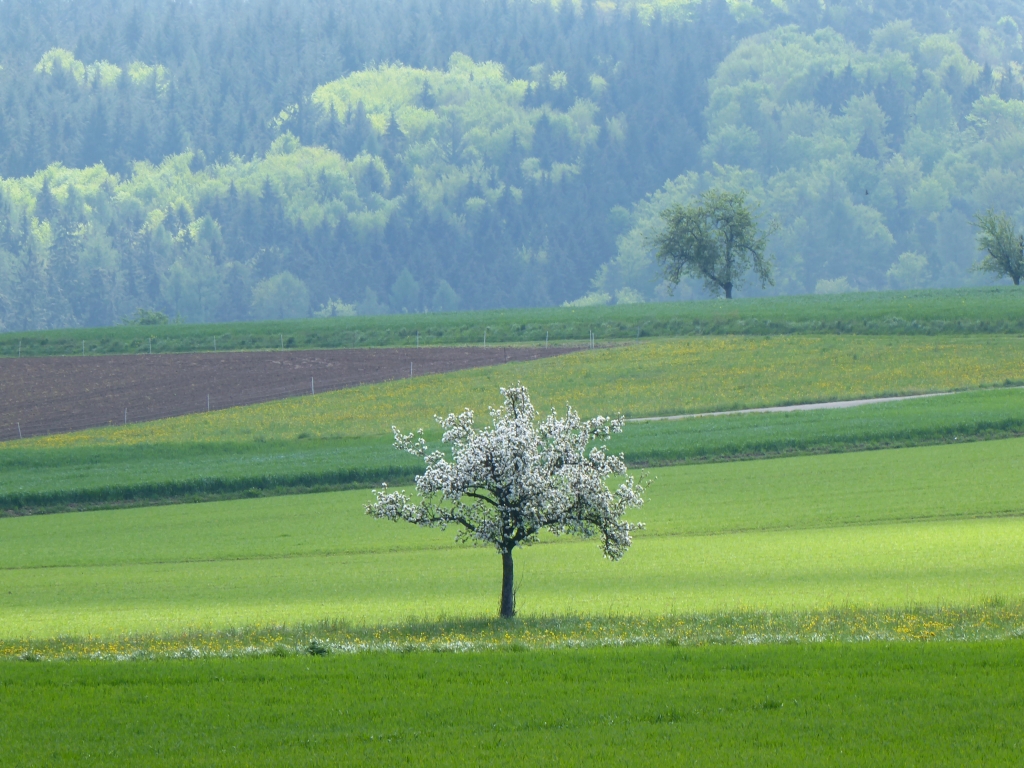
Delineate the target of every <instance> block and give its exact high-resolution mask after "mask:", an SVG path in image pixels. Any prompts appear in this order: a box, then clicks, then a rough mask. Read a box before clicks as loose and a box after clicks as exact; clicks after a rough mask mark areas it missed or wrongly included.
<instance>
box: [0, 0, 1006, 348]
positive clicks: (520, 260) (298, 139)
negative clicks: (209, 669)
mask: <svg viewBox="0 0 1024 768" xmlns="http://www.w3.org/2000/svg"><path fill="white" fill-rule="evenodd" d="M26 3H27V0H17V1H16V2H13V3H7V4H5V6H4V9H3V14H5V15H4V20H5V23H7V26H6V27H5V29H7V30H8V32H7V33H6V36H5V37H4V44H3V46H2V48H0V66H2V67H3V69H0V137H2V138H3V141H0V147H2V148H3V149H2V151H0V176H2V179H0V286H2V290H0V321H2V323H3V327H4V328H5V329H7V330H31V329H44V328H58V327H79V326H110V325H113V324H115V323H117V322H118V321H119V320H120V319H121V318H123V317H125V316H129V315H131V314H132V313H133V312H134V311H135V310H137V309H139V308H142V309H147V310H158V311H161V312H163V313H164V314H166V315H168V316H170V317H172V318H180V319H182V320H183V321H186V322H210V321H220V322H224V321H238V320H244V319H272V318H286V317H308V316H310V315H312V314H314V313H317V314H322V315H327V316H337V315H351V314H358V315H372V314H380V313H409V314H414V313H420V312H423V311H425V310H431V311H452V310H455V309H462V310H466V309H471V310H474V309H484V308H493V307H504V308H509V307H522V306H551V305H559V304H562V303H564V302H566V301H582V303H589V304H605V303H611V302H615V303H622V304H626V303H635V302H639V301H652V300H657V301H664V300H669V299H671V298H689V297H694V296H697V295H699V294H700V288H699V286H696V285H690V284H684V285H682V286H680V288H679V289H678V291H676V292H675V294H673V295H670V293H669V291H668V290H667V287H666V286H665V285H663V284H662V283H661V281H660V279H659V278H658V275H657V273H656V270H654V269H653V266H652V262H651V257H650V253H649V251H648V249H647V247H646V245H645V243H646V242H647V240H646V238H647V237H648V236H650V235H651V234H653V233H654V232H656V231H657V227H658V222H659V218H658V213H659V211H660V210H661V209H662V208H664V207H665V206H666V205H668V204H670V203H673V202H676V201H679V200H685V199H687V198H688V197H690V196H691V195H693V194H695V193H697V192H699V191H701V190H702V189H705V188H707V187H709V186H712V185H717V186H721V187H725V188H730V189H736V188H744V189H746V190H747V191H748V192H749V193H750V195H751V198H752V199H753V200H755V202H760V203H761V204H762V213H763V214H764V216H765V217H775V218H776V220H777V221H778V222H779V223H780V225H781V229H780V230H779V233H778V235H777V236H776V237H775V239H774V241H773V247H774V250H775V253H776V259H777V279H776V287H775V288H774V289H772V290H773V291H774V292H779V293H790V294H791V293H808V292H814V291H817V292H825V293H828V292H832V293H834V292H842V291H847V290H879V289H885V288H899V289H906V288H915V287H933V286H961V285H967V284H975V283H978V282H979V281H981V280H983V278H982V277H980V276H978V275H976V274H974V273H972V272H971V271H970V268H971V265H972V263H973V262H974V260H975V258H976V253H975V250H976V249H975V245H974V231H973V229H972V227H971V225H970V222H971V220H972V217H973V216H974V214H975V213H977V212H979V211H982V210H985V209H987V208H988V207H995V208H999V209H1000V210H1003V209H1005V210H1006V212H1007V213H1008V214H1009V215H1011V216H1016V217H1018V218H1019V217H1020V216H1021V215H1022V214H1021V210H1020V205H1019V194H1018V192H1019V189H1020V187H1021V184H1022V182H1021V178H1022V175H1021V174H1022V169H1021V167H1020V163H1019V153H1018V152H1016V151H1015V149H1014V148H1015V147H1016V146H1018V144H1019V142H1020V140H1021V138H1020V132H1021V130H1022V129H1021V114H1024V113H1022V109H1024V106H1022V105H1024V101H1021V97H1022V95H1024V91H1022V76H1021V68H1020V67H1021V61H1022V57H1024V48H1022V47H1021V34H1020V24H1021V23H1024V20H1022V19H1020V18H1019V16H1020V13H1019V8H1017V7H1016V6H1015V5H1013V4H1011V3H1006V4H1004V3H1001V2H981V0H974V1H973V2H970V3H966V4H956V5H954V4H951V3H949V4H947V3H945V2H940V3H934V4H930V5H929V9H928V11H927V12H925V11H924V10H922V9H920V8H918V7H916V6H913V7H911V6H909V5H908V6H907V7H903V6H902V5H901V4H895V5H893V6H891V7H887V8H884V9H879V8H875V7H873V6H872V7H871V8H863V7H861V4H860V3H858V2H854V1H853V0H850V1H849V2H837V3H830V4H827V5H826V7H825V8H817V9H815V8H814V7H812V6H813V4H800V5H798V4H792V8H791V9H789V10H787V9H785V8H783V7H782V5H781V4H779V5H772V4H767V3H765V4H744V3H736V4H729V5H727V4H725V3H713V2H712V3H703V4H696V3H668V2H666V3H654V4H631V3H625V4H622V5H621V6H619V7H615V6H614V5H611V4H605V3H601V4H597V5H593V4H590V3H582V4H580V5H578V6H573V5H570V4H562V5H561V6H559V7H557V8H556V7H553V6H552V5H548V4H545V3H531V2H519V1H517V2H511V3H498V2H492V1H491V0H459V1H458V2H456V3H452V4H446V5H445V8H444V12H440V11H439V10H438V8H436V7H434V5H433V4H431V3H428V2H425V0H389V2H387V3H384V4H379V3H370V2H368V1H367V2H357V3H353V4H345V5H344V6H342V5H335V4H333V3H313V2H312V0H310V2H309V3H296V4H288V5H287V6H282V5H279V4H278V3H275V2H273V0H263V2H259V3H252V4H249V3H236V2H229V3H226V4H203V3H199V4H195V5H190V6H181V5H180V4H173V3H166V2H164V0H151V2H148V3H142V4H140V5H137V6H134V9H133V11H132V12H131V13H120V12H119V11H118V8H119V5H118V3H117V2H114V0H109V2H108V1H107V0H103V2H99V1H98V2H95V3H88V4H82V5H81V6H80V7H76V8H75V10H74V11H72V12H70V13H69V14H68V15H67V16H66V17H62V18H63V22H62V23H61V24H59V25H48V24H47V19H49V18H51V17H53V16H54V15H63V14H64V11H62V10H58V6H57V5H55V4H53V3H50V2H44V3H31V4H26ZM108 6H109V7H108ZM236 6H237V7H236ZM104 10H106V11H108V12H107V13H104ZM106 19H114V20H116V21H111V22H110V23H109V24H108V23H107V22H106V21H105V20H106ZM394 19H400V22H395V23H394V24H392V23H391V22H390V21H385V20H394ZM101 20H102V21H101ZM279 29H288V30H290V34H289V35H285V36H284V37H287V38H288V40H287V41H285V40H282V39H281V38H282V36H280V35H277V34H276V32H277V30H279ZM10 30H17V31H18V32H17V34H14V33H12V32H11V31H10ZM164 31H166V35H165V34H163V33H164ZM243 105H244V106H243ZM755 293H757V292H752V291H748V292H747V294H746V295H753V294H755Z"/></svg>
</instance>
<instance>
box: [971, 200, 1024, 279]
mask: <svg viewBox="0 0 1024 768" xmlns="http://www.w3.org/2000/svg"><path fill="white" fill-rule="evenodd" d="M975 226H977V227H978V229H979V230H981V231H980V232H978V250H979V251H985V253H986V254H987V255H986V256H985V258H983V259H982V260H981V261H980V262H978V263H977V264H976V265H975V267H974V268H975V269H976V270H978V271H979V272H991V273H992V274H993V275H995V276H996V277H997V278H999V277H1008V278H1010V279H1011V280H1013V284H1014V285H1020V279H1021V277H1024V235H1019V234H1017V228H1016V227H1015V226H1014V224H1013V221H1012V220H1011V219H1010V217H1009V216H1007V215H1006V214H1005V213H995V212H994V211H992V210H989V211H988V212H987V213H984V214H979V215H978V216H977V218H976V219H975Z"/></svg>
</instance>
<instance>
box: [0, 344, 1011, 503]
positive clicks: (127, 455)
mask: <svg viewBox="0 0 1024 768" xmlns="http://www.w3.org/2000/svg"><path fill="white" fill-rule="evenodd" d="M1022 379H1024V339H1020V338H1017V337H1012V336H971V337H960V338H941V339H936V338H930V337H901V338H882V337H851V336H834V337H775V338H720V337H719V338H701V339H682V340H675V341H657V342H650V343H645V344H642V345H631V346H624V347H618V348H614V349H607V350H598V351H594V352H583V353H578V354H573V355H568V356H566V357H563V358H558V359H554V360H545V361H537V362H531V363H523V364H508V365H503V366H496V367H493V368H486V369H478V370H473V371H464V372H459V373H453V374H445V375H440V376H425V377H422V378H415V379H409V380H402V381H396V382H390V383H386V384H379V385H370V386H365V387H358V388H354V389H348V390H341V391H338V392H331V393H326V394H322V395H317V396H315V397H302V398H292V399H289V400H282V401H277V402H273V403H265V404H261V405H255V406H249V407H245V408H233V409H229V410H225V411H217V412H213V413H208V414H207V413H203V414H196V415H193V416H186V417H181V418H177V419H166V420H163V421H158V422H150V423H144V424H134V425H129V426H127V427H108V428H104V429H97V430H88V431H84V432H78V433H72V434H66V435H54V436H50V437H43V438H35V439H30V440H21V441H10V442H7V443H2V444H0V509H5V510H7V509H9V510H19V509H26V508H28V509H47V508H61V507H66V506H68V505H86V506H88V505H100V504H112V503H113V504H121V503H139V502H153V501H155V500H164V499H191V498H203V499H206V498H214V497H218V496H238V495H241V494H245V493H250V492H251V493H262V492H266V493H277V492H289V491H297V490H316V489H321V490H322V489H326V488H339V487H351V486H355V485H362V486H365V485H367V484H376V483H378V482H381V481H383V480H388V479H391V480H409V479H411V477H412V476H413V474H414V473H415V471H416V469H417V468H418V466H419V465H418V464H417V462H416V461H414V460H413V459H412V457H409V456H405V455H403V454H400V453H398V452H396V451H393V450H392V449H391V448H390V442H391V441H390V431H391V430H390V426H391V425H392V424H398V425H400V426H401V427H402V428H404V429H413V428H417V427H427V428H428V431H429V429H430V427H431V426H433V419H432V416H433V414H435V413H445V412H447V411H449V410H459V409H460V408H461V407H462V406H464V405H470V406H471V407H473V408H474V409H475V410H476V412H477V413H479V414H485V413H486V405H487V404H494V403H496V402H497V401H498V400H499V394H498V389H499V387H501V386H504V385H508V384H510V383H514V382H515V381H518V380H521V381H523V382H524V383H526V384H528V385H529V386H530V388H531V392H532V393H533V395H534V399H535V402H536V403H537V404H538V405H539V406H540V407H541V408H545V407H549V406H557V407H559V408H560V409H564V404H565V401H566V400H568V401H569V402H571V403H573V405H574V406H575V407H577V408H579V409H580V410H581V411H582V412H583V414H584V415H593V414H596V413H602V412H603V413H615V412H617V411H624V412H625V413H626V414H628V415H630V416H650V415H658V414H675V413H683V412H691V413H692V412H702V411H715V410H726V409H733V408H743V407H756V406H770V405H778V404H783V403H792V402H808V401H818V400H836V399H847V398H855V397H865V396H878V395H890V394H908V393H916V392H926V391H942V390H949V389H960V388H972V387H979V386H993V385H1001V384H1004V383H1005V382H1007V381H1011V382H1013V381H1020V380H1022ZM1022 395H1024V393H1022V392H1020V391H1016V390H1001V391H995V390H993V391H987V392H976V393H973V394H962V395H956V396H954V397H953V398H952V399H948V398H940V399H929V400H927V401H915V402H908V403H899V404H891V405H880V406H871V407H865V408H859V409H856V410H854V411H831V412H816V413H794V414H788V415H787V414H774V415H772V414H765V415H748V416H743V417H730V418H723V417H716V418H715V419H701V420H694V421H685V422H671V423H646V424H639V423H638V424H631V425H629V426H628V427H627V430H626V433H625V434H624V435H623V436H621V438H619V439H618V440H617V442H616V443H614V444H613V447H615V450H617V451H623V452H625V454H626V456H627V458H628V459H629V460H631V461H633V462H639V463H644V464H667V463H679V462H683V461H707V460H715V459H720V458H732V457H743V456H760V455H766V454H767V455H772V454H785V453H793V452H807V451H819V452H822V451H834V450H851V449H858V448H877V447H885V446H893V445H914V444H921V443H932V442H943V441H952V440H953V439H954V438H957V439H960V438H968V439H976V438H985V437H1005V436H1008V435H1014V434H1019V433H1020V432H1021V431H1024V409H1022V403H1024V400H1022ZM484 418H485V419H486V416H484Z"/></svg>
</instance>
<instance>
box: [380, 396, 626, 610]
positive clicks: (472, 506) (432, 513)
mask: <svg viewBox="0 0 1024 768" xmlns="http://www.w3.org/2000/svg"><path fill="white" fill-rule="evenodd" d="M501 394H502V396H503V397H504V398H505V402H504V404H503V405H502V406H501V407H500V408H490V409H489V411H490V415H491V419H492V425H491V426H490V427H487V428H484V429H477V428H476V427H475V426H474V416H473V411H471V410H469V409H466V410H465V411H463V412H462V413H461V414H458V415H456V414H454V413H451V414H448V416H445V417H444V418H441V417H435V418H436V419H437V422H438V424H440V425H441V428H442V429H443V430H444V434H443V436H442V437H441V442H442V443H446V444H449V445H450V446H451V452H450V457H449V455H448V454H446V453H445V452H443V451H440V450H437V451H430V450H429V449H428V446H427V443H426V441H425V440H424V439H423V437H422V436H421V435H422V430H421V431H420V433H419V435H420V436H418V435H417V434H407V435H406V434H402V432H400V431H399V430H398V428H397V427H393V428H392V429H393V430H394V433H395V447H396V448H399V449H401V450H404V451H408V452H409V453H411V454H413V455H414V456H419V457H421V458H422V459H423V460H424V461H425V462H426V465H427V469H426V471H425V472H424V473H423V474H422V475H419V476H418V477H417V478H416V490H417V491H418V492H419V495H420V499H419V500H417V501H415V502H414V501H411V500H410V499H409V497H408V496H406V494H405V493H403V492H402V491H397V492H389V491H388V487H387V485H386V484H385V485H384V486H383V487H382V488H381V489H380V490H379V491H376V492H375V493H376V500H375V501H373V502H372V503H370V504H367V506H366V512H367V514H369V515H373V516H374V517H378V518H382V519H386V520H394V521H398V520H404V521H407V522H410V523H415V524H417V525H422V526H426V527H430V528H442V529H444V528H447V526H449V525H458V526H459V527H460V530H459V533H458V537H457V538H458V539H459V540H460V541H470V542H476V543H482V544H490V545H492V546H494V547H495V548H496V549H497V550H498V552H499V553H500V554H501V558H502V587H501V604H500V609H499V615H500V616H501V617H503V618H511V617H512V616H514V615H515V591H514V586H513V563H512V550H513V549H515V548H516V547H517V546H519V545H521V544H523V545H525V544H530V543H533V542H535V541H537V538H538V536H539V535H540V533H541V531H543V530H547V531H550V532H552V533H554V534H556V535H560V534H573V535H576V536H581V537H584V538H589V537H591V536H600V537H601V539H602V546H603V549H604V554H605V556H606V557H608V558H610V559H611V560H618V559H619V558H621V557H622V556H623V554H625V552H626V550H627V549H628V548H629V545H630V543H631V542H632V538H631V536H630V533H631V532H632V531H634V530H636V529H638V528H642V527H643V524H642V523H629V522H626V521H625V520H624V519H623V515H624V514H625V513H626V512H627V511H628V510H629V509H631V508H634V507H640V506H641V505H642V504H643V491H644V490H645V487H646V486H645V485H644V482H643V480H639V481H638V480H636V479H634V478H633V477H632V476H631V475H628V474H627V473H626V464H625V462H624V461H623V459H622V456H615V455H611V454H609V453H608V451H607V447H606V446H605V445H592V443H594V441H595V440H599V439H607V438H608V437H609V436H610V435H611V434H612V433H617V432H621V431H622V425H623V421H624V420H623V419H622V418H621V417H620V418H618V419H609V418H606V417H604V416H598V417H596V418H593V419H590V420H589V421H584V420H582V419H581V418H580V416H579V414H578V413H577V412H576V411H574V410H573V409H572V408H571V407H569V408H567V411H566V415H565V417H564V418H559V417H558V415H557V414H556V413H555V411H554V410H552V412H551V413H550V414H549V415H548V416H547V418H545V419H543V420H542V421H539V420H538V418H537V412H536V410H535V409H534V407H533V404H532V403H531V402H530V395H529V392H528V391H527V389H526V387H524V386H522V385H521V384H520V385H517V386H515V387H509V388H507V389H502V390H501ZM588 446H589V451H588ZM613 475H614V476H619V477H621V478H622V482H621V484H620V485H619V486H618V488H616V489H615V490H614V491H613V490H611V489H610V488H609V487H608V484H607V483H606V479H607V478H609V477H610V476H613Z"/></svg>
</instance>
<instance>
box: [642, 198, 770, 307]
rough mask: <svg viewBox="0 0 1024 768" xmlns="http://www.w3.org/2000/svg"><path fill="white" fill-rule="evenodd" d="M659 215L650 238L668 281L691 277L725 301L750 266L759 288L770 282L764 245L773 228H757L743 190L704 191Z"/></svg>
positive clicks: (739, 284)
mask: <svg viewBox="0 0 1024 768" xmlns="http://www.w3.org/2000/svg"><path fill="white" fill-rule="evenodd" d="M661 217H662V218H663V219H664V220H665V223H666V225H667V226H666V227H665V229H664V231H663V232H661V233H660V234H659V235H657V236H656V237H655V238H654V241H653V242H654V245H655V246H656V247H657V249H658V250H657V257H658V263H659V264H661V265H662V269H663V272H664V275H665V279H666V280H668V281H669V282H670V283H672V284H673V285H678V284H679V281H680V279H682V277H683V276H687V277H694V278H698V279H701V280H703V281H704V286H705V288H707V290H708V291H709V292H710V293H711V294H712V295H713V296H717V295H718V294H719V293H723V292H724V293H725V298H727V299H731V298H732V292H733V289H735V288H738V287H740V286H741V285H742V284H743V280H744V277H745V275H746V273H747V272H748V271H750V269H753V270H754V273H755V274H756V275H757V278H758V280H759V282H760V283H761V287H762V288H764V287H766V286H768V285H775V281H774V279H773V278H772V260H771V257H766V256H765V249H766V248H767V245H768V238H769V237H770V236H771V235H772V233H773V232H774V231H775V229H776V226H775V224H772V225H770V226H769V228H768V231H766V232H759V230H758V226H757V220H756V218H755V217H754V213H753V212H752V211H751V210H750V208H748V207H747V204H746V196H745V195H744V193H743V192H722V191H719V190H717V189H709V190H707V191H706V192H704V193H703V194H701V195H700V197H699V198H698V199H697V200H696V201H695V202H693V203H691V204H690V205H685V206H684V205H673V206H671V207H670V208H666V209H665V210H664V211H662V212H661Z"/></svg>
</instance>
